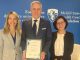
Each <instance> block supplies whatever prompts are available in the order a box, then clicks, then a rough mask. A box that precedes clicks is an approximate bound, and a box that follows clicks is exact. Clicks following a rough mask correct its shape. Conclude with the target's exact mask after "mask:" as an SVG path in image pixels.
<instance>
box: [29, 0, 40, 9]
mask: <svg viewBox="0 0 80 60" xmlns="http://www.w3.org/2000/svg"><path fill="white" fill-rule="evenodd" d="M35 3H37V4H40V5H41V8H42V3H41V2H40V1H33V2H31V5H30V7H32V5H33V4H35Z"/></svg>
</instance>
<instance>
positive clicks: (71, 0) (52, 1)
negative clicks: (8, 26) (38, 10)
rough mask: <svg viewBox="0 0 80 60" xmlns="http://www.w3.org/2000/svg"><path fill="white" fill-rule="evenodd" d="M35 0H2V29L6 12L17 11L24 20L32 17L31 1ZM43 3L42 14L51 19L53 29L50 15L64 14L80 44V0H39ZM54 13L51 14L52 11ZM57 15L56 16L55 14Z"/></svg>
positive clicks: (0, 12)
mask: <svg viewBox="0 0 80 60" xmlns="http://www.w3.org/2000/svg"><path fill="white" fill-rule="evenodd" d="M32 1H34V0H0V29H1V28H3V26H4V22H5V17H6V14H7V13H8V12H9V11H16V12H17V13H18V14H19V16H20V21H21V22H22V21H23V20H25V19H26V18H29V17H31V13H30V11H29V7H30V3H31V2H32ZM39 1H40V2H41V3H42V5H43V11H42V16H41V17H43V18H45V19H47V20H50V22H51V27H52V31H55V29H54V28H53V26H52V21H53V20H54V19H50V17H52V16H54V15H63V16H65V17H66V19H67V20H68V22H69V26H68V28H67V30H68V31H70V32H72V33H73V34H74V38H75V43H77V44H80V32H79V31H80V27H79V26H80V7H79V6H80V0H39ZM51 10H52V11H53V13H55V14H53V15H51V16H49V13H51V12H50V11H51ZM55 17H56V16H55Z"/></svg>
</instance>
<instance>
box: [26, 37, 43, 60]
mask: <svg viewBox="0 0 80 60" xmlns="http://www.w3.org/2000/svg"><path fill="white" fill-rule="evenodd" d="M41 50H42V40H41V39H27V44H26V58H27V59H29V60H31V59H33V60H40V55H41Z"/></svg>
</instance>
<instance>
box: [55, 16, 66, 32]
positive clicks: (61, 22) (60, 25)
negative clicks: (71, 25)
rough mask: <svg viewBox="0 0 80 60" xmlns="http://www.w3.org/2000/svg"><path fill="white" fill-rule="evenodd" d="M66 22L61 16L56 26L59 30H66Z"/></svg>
mask: <svg viewBox="0 0 80 60" xmlns="http://www.w3.org/2000/svg"><path fill="white" fill-rule="evenodd" d="M65 26H66V22H65V21H64V20H63V19H62V18H60V19H58V20H57V23H56V27H57V29H58V30H65Z"/></svg>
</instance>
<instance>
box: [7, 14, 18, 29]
mask: <svg viewBox="0 0 80 60" xmlns="http://www.w3.org/2000/svg"><path fill="white" fill-rule="evenodd" d="M17 22H18V21H17V17H16V16H15V15H14V14H10V15H9V16H8V25H9V27H14V28H15V27H16V25H17Z"/></svg>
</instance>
